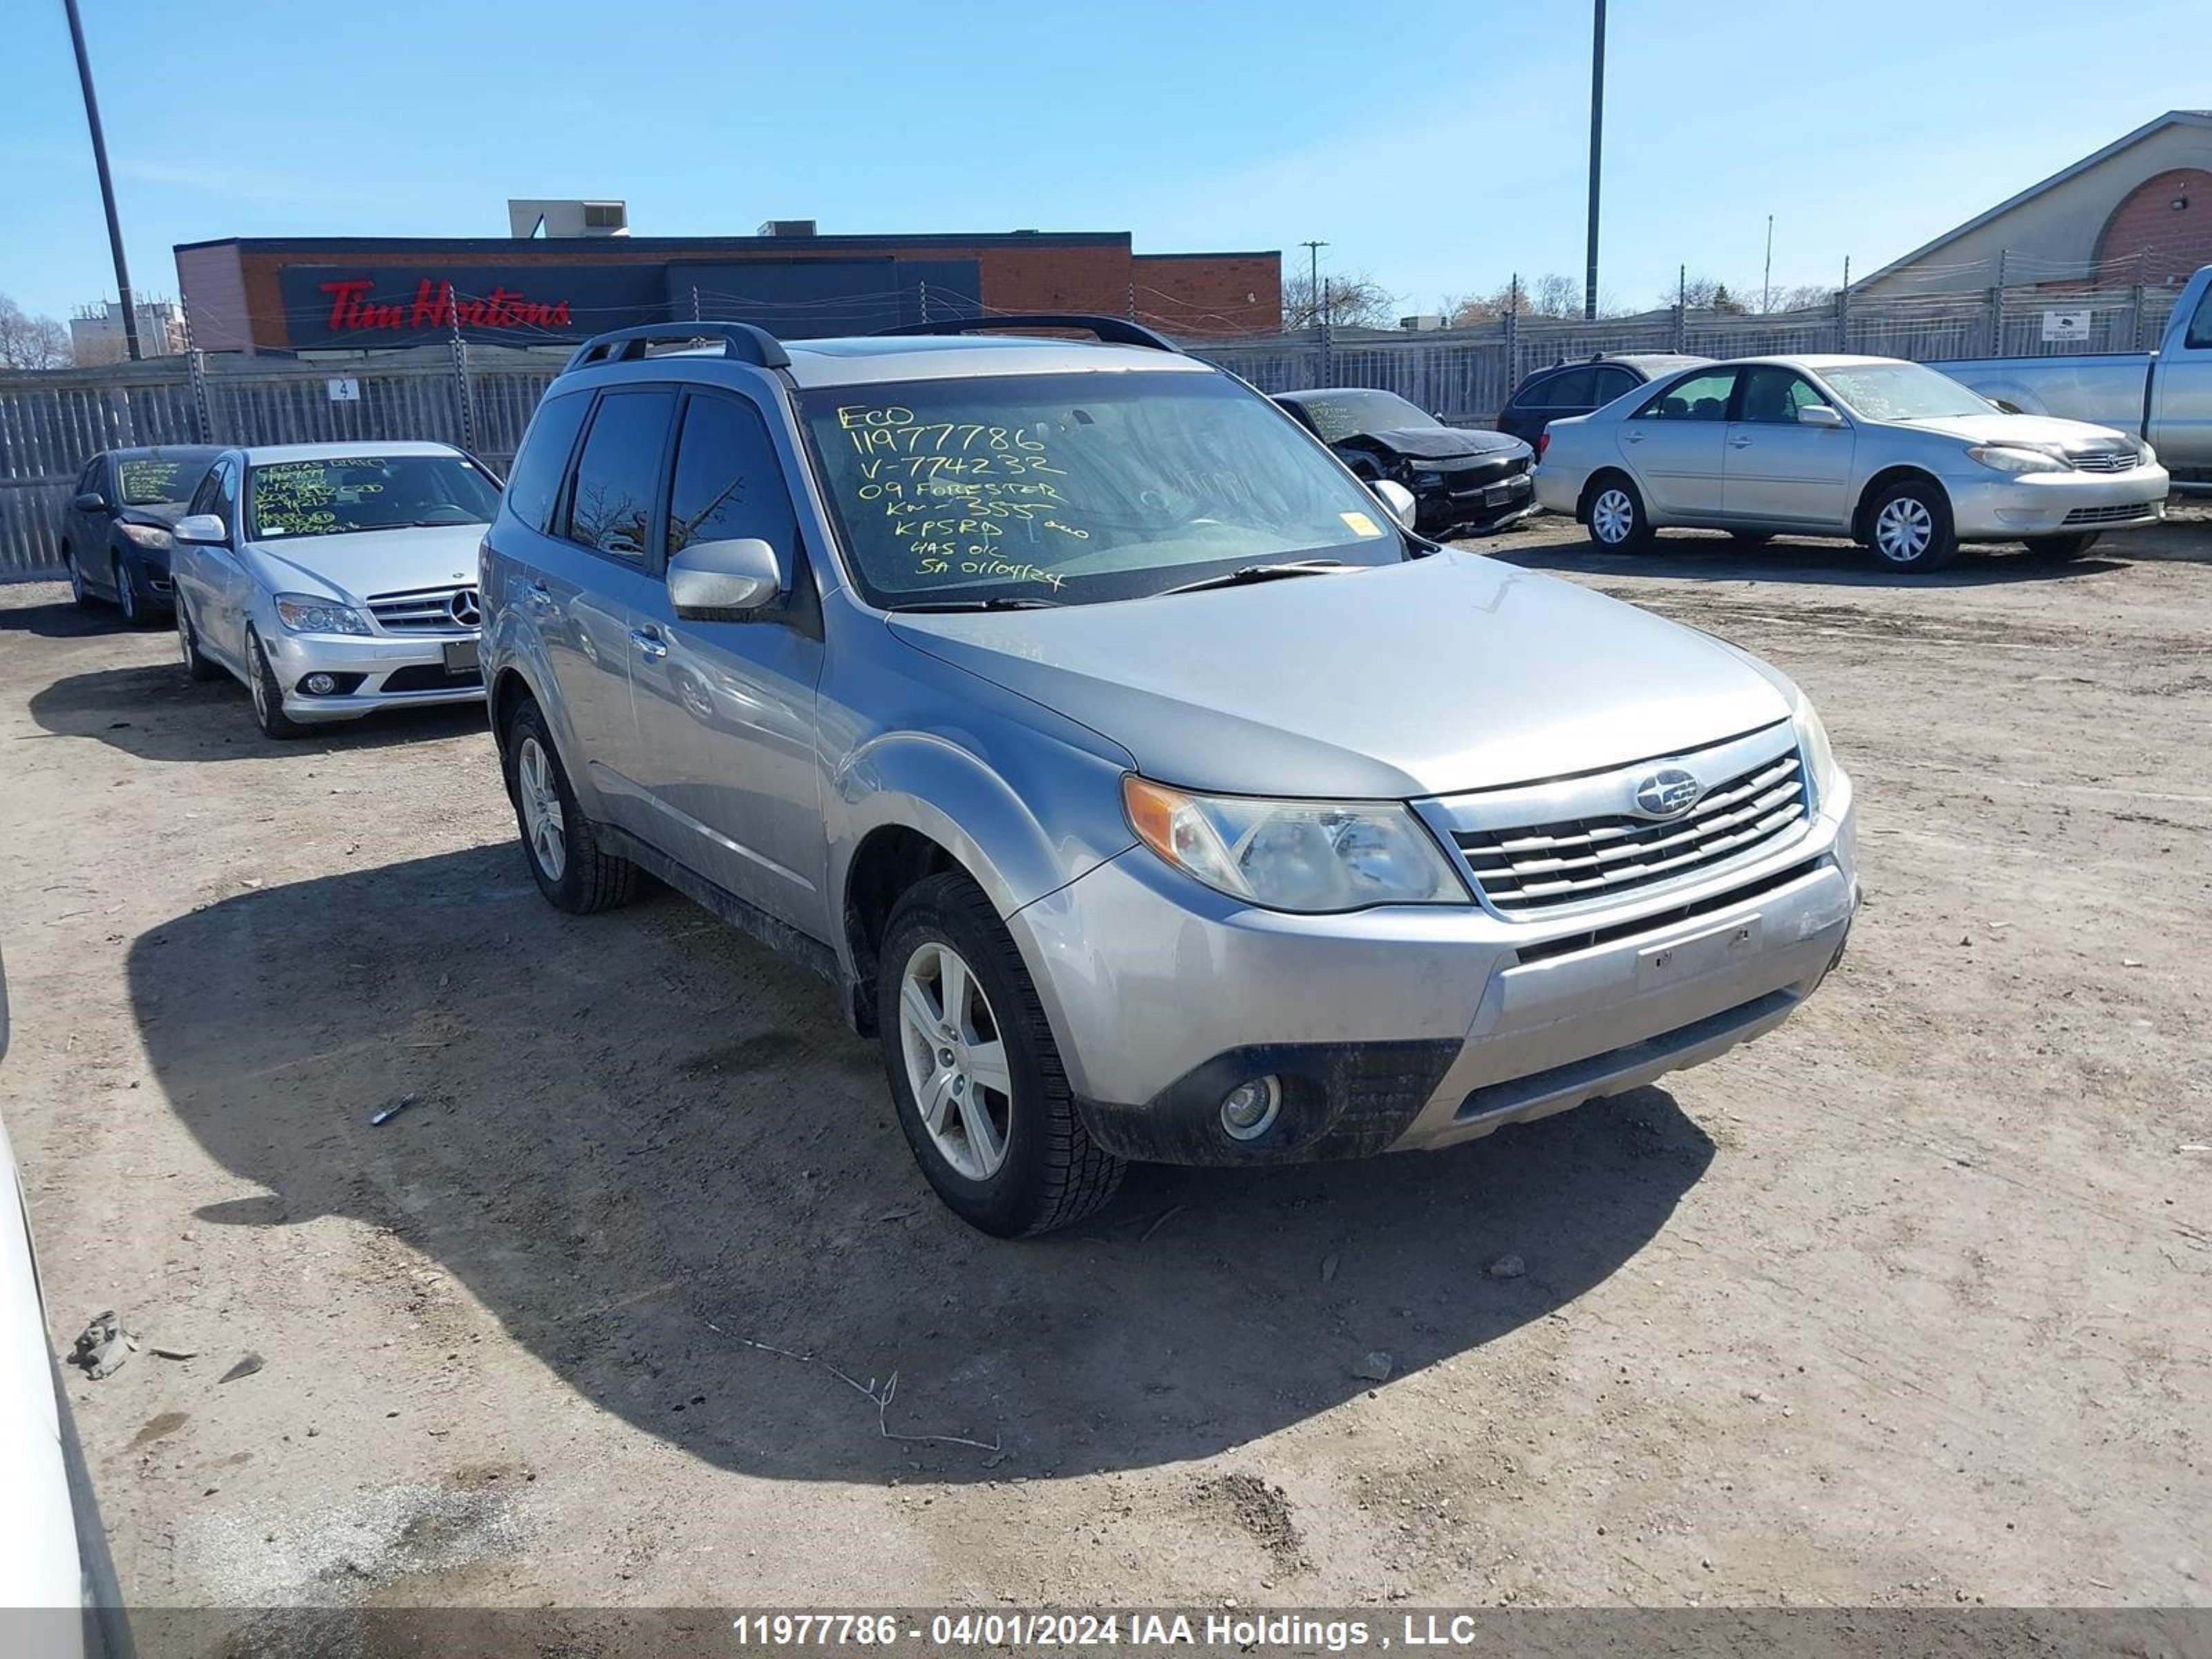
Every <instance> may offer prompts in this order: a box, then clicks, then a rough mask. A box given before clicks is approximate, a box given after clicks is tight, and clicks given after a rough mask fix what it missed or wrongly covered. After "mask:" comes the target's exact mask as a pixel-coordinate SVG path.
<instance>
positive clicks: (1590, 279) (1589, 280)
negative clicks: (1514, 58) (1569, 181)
mask: <svg viewBox="0 0 2212 1659" xmlns="http://www.w3.org/2000/svg"><path fill="white" fill-rule="evenodd" d="M1595 3H1596V7H1597V11H1596V14H1595V17H1594V19H1593V21H1592V26H1591V29H1590V159H1589V259H1588V261H1587V262H1586V263H1585V264H1584V266H1583V321H1585V322H1589V321H1594V320H1595V319H1596V317H1597V183H1598V172H1599V167H1598V163H1599V159H1600V157H1601V155H1602V153H1603V150H1604V139H1605V0H1595Z"/></svg>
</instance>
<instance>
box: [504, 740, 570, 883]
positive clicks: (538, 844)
mask: <svg viewBox="0 0 2212 1659" xmlns="http://www.w3.org/2000/svg"><path fill="white" fill-rule="evenodd" d="M514 775H515V782H516V784H517V786H518V787H519V792H520V795H521V797H522V829H523V834H524V835H525V836H527V837H528V838H529V842H530V855H531V856H532V858H534V859H536V860H538V868H539V869H540V870H542V871H544V872H545V878H546V880H548V881H558V880H560V879H561V876H562V872H563V871H565V870H567V869H568V818H567V817H566V816H565V815H564V814H563V813H562V811H561V790H560V787H559V786H558V785H557V784H556V783H555V782H554V780H553V762H552V758H551V757H550V756H549V755H547V754H546V752H545V750H544V745H543V744H540V743H539V742H538V739H537V738H534V737H528V738H523V740H522V747H521V749H520V750H518V751H517V752H516V755H515V757H514Z"/></svg>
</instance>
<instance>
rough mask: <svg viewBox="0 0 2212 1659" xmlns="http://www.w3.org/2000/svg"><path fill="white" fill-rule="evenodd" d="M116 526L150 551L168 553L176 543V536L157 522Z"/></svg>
mask: <svg viewBox="0 0 2212 1659" xmlns="http://www.w3.org/2000/svg"><path fill="white" fill-rule="evenodd" d="M115 527H116V528H117V529H118V530H119V531H121V532H123V533H124V534H125V536H127V537H129V538H131V540H132V541H134V542H136V543H137V544H138V545H139V546H141V547H143V548H144V549H146V550H147V551H149V552H150V553H166V552H167V551H168V550H170V549H171V548H172V547H174V546H175V545H176V538H174V537H173V536H171V535H170V534H169V532H167V531H166V530H164V529H162V528H161V526H159V525H157V524H118V525H117V526H115Z"/></svg>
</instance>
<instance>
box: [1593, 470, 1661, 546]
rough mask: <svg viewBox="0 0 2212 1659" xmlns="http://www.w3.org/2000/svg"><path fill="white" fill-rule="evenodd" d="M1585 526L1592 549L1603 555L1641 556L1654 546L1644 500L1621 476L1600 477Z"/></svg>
mask: <svg viewBox="0 0 2212 1659" xmlns="http://www.w3.org/2000/svg"><path fill="white" fill-rule="evenodd" d="M1583 524H1584V525H1586V526H1588V527H1589V538H1590V545H1591V546H1592V547H1595V548H1596V549H1597V550H1598V551H1599V552H1601V553H1641V552H1643V551H1644V550H1645V549H1646V548H1648V547H1650V545H1651V519H1650V514H1649V513H1646V512H1645V511H1644V497H1643V496H1642V495H1640V494H1639V493H1638V490H1637V488H1636V486H1635V485H1634V484H1633V483H1630V482H1629V481H1628V479H1627V478H1626V477H1625V476H1623V475H1622V474H1620V473H1618V472H1603V473H1600V474H1599V475H1598V477H1596V479H1595V480H1594V481H1593V482H1592V483H1591V485H1590V494H1589V510H1588V511H1587V512H1585V513H1583Z"/></svg>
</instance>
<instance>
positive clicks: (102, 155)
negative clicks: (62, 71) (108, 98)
mask: <svg viewBox="0 0 2212 1659" xmlns="http://www.w3.org/2000/svg"><path fill="white" fill-rule="evenodd" d="M62 9H63V10H64V11H66V12H67V13H68V14H69V26H70V45H71V46H74V47H76V78H77V84H78V85H80V86H82V88H84V119H85V125H88V126H89V127H90V128H91V129H92V165H93V167H94V170H95V171H96V172H97V173H99V174H100V205H101V206H102V207H104V208H106V210H107V246H108V248H109V250H110V252H112V253H113V254H114V255H115V287H116V291H117V292H118V295H120V296H121V297H122V301H123V343H124V345H125V348H126V349H128V350H129V351H130V353H131V362H134V363H135V362H137V361H138V358H139V351H138V301H137V295H133V294H132V293H131V267H130V265H129V264H127V263H126V262H125V259H124V258H123V226H122V223H121V222H120V221H118V219H117V218H116V216H115V181H114V180H113V179H110V178H109V177H108V176H107V139H106V136H105V135H103V134H102V133H101V131H100V100H99V99H97V98H95V97H94V96H93V92H92V60H91V59H90V58H88V57H86V56H85V52H84V25H83V24H82V22H80V21H77V15H76V0H62Z"/></svg>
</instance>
